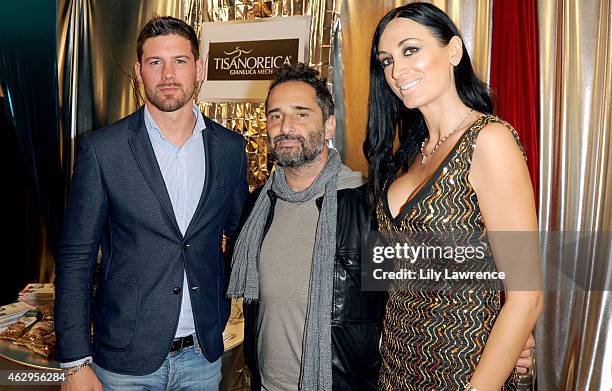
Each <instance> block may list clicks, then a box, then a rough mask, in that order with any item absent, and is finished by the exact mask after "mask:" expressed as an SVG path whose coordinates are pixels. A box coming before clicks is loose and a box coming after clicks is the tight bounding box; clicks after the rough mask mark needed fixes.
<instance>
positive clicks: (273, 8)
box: [183, 0, 339, 190]
mask: <svg viewBox="0 0 612 391" xmlns="http://www.w3.org/2000/svg"><path fill="white" fill-rule="evenodd" d="M337 3H338V0H271V1H263V0H184V1H183V14H184V15H185V20H186V21H187V23H189V24H190V25H191V26H193V27H194V28H195V29H196V32H197V33H198V36H199V34H200V33H201V25H202V23H203V22H225V21H235V20H245V19H260V18H267V17H274V16H276V17H279V16H295V15H310V16H311V18H312V20H311V26H310V42H309V45H308V46H309V50H308V53H309V56H310V58H309V59H308V60H309V63H310V65H311V66H314V67H316V68H317V69H318V70H319V71H320V72H321V74H322V75H323V76H324V77H327V78H328V79H329V76H330V75H332V71H333V64H332V63H333V59H332V51H331V46H332V39H333V32H332V26H333V23H334V21H335V20H336V19H337V18H338V16H339V7H338V6H337ZM199 105H200V108H201V109H202V111H203V112H204V114H205V115H207V116H208V117H210V118H212V119H214V120H215V121H217V122H219V123H221V124H223V125H225V126H226V127H228V128H230V129H232V130H234V131H236V132H238V133H241V134H242V135H243V136H244V137H245V139H246V140H247V147H246V152H247V155H248V158H249V185H250V188H251V190H252V189H253V188H255V187H257V186H259V185H261V184H263V183H264V182H265V180H266V179H267V177H268V175H269V170H270V168H271V165H270V164H269V163H268V140H267V136H266V123H265V120H266V116H265V107H264V104H263V102H262V103H236V102H221V103H211V102H199Z"/></svg>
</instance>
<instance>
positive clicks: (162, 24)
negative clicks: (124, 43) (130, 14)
mask: <svg viewBox="0 0 612 391" xmlns="http://www.w3.org/2000/svg"><path fill="white" fill-rule="evenodd" d="M171 34H176V35H180V36H181V37H183V38H186V39H187V40H189V42H190V43H191V52H192V53H193V57H194V58H195V59H196V60H197V59H198V58H200V44H199V43H198V36H197V35H196V33H195V30H194V29H193V27H191V26H190V25H188V24H187V23H185V22H184V21H182V20H180V19H177V18H173V17H172V16H158V15H155V16H153V18H151V20H149V21H148V22H147V24H146V25H145V26H144V27H143V28H142V30H141V31H140V35H139V36H138V41H137V42H136V57H137V59H138V62H140V60H141V59H142V58H141V57H142V47H143V45H144V43H145V41H146V40H147V39H149V38H155V37H159V36H161V35H171Z"/></svg>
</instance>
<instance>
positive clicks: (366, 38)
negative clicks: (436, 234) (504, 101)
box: [336, 0, 493, 173]
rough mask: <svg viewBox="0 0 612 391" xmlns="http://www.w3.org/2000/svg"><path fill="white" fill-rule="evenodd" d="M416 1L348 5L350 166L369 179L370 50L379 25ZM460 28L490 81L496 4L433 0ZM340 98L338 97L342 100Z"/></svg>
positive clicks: (345, 59) (345, 50) (357, 0)
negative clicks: (388, 15)
mask: <svg viewBox="0 0 612 391" xmlns="http://www.w3.org/2000/svg"><path fill="white" fill-rule="evenodd" d="M411 2H413V1H406V0H403V1H402V0H381V1H362V0H343V2H342V12H341V24H342V55H341V56H342V63H343V67H344V72H343V74H344V97H345V98H344V99H345V104H344V106H345V107H344V110H345V118H344V119H345V121H346V129H347V131H346V134H345V150H344V158H345V163H346V164H347V165H348V166H350V167H351V168H353V169H355V170H359V171H362V172H364V173H367V171H368V169H367V162H366V160H365V158H364V157H363V151H362V144H363V140H364V139H365V132H366V125H367V115H368V110H367V108H368V93H369V90H368V88H369V77H370V70H369V66H370V47H371V44H372V36H373V35H374V30H375V29H376V25H377V24H378V21H379V20H380V19H381V18H382V17H383V16H384V15H385V14H386V13H387V12H388V11H390V10H391V9H393V8H395V7H398V6H400V5H403V4H408V3H411ZM430 3H433V4H435V5H436V6H437V7H439V8H440V9H442V10H444V11H446V12H447V13H448V15H449V16H450V17H451V18H452V19H453V21H454V22H455V23H457V25H458V27H459V29H460V30H461V32H462V34H463V38H464V39H465V43H466V46H467V48H468V51H469V53H470V56H471V57H472V61H473V63H474V65H475V67H476V69H477V71H478V74H479V76H480V78H481V79H482V80H484V81H488V80H489V68H490V63H491V61H490V53H491V18H492V14H493V12H492V11H493V10H492V8H491V6H492V4H491V3H492V1H491V0H470V1H465V0H433V1H430ZM337 98H338V97H336V99H337Z"/></svg>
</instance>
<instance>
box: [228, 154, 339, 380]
mask: <svg viewBox="0 0 612 391" xmlns="http://www.w3.org/2000/svg"><path fill="white" fill-rule="evenodd" d="M329 152H330V153H329V158H328V160H327V162H326V164H325V167H324V168H323V170H322V171H321V172H320V173H319V175H318V176H317V178H316V179H315V181H314V182H313V183H312V185H310V187H308V188H307V189H305V190H303V191H300V192H297V193H296V192H294V191H293V190H291V188H289V185H287V180H286V178H285V173H284V171H283V168H282V167H280V166H277V167H276V170H275V172H274V174H273V176H272V177H271V178H270V179H268V181H267V182H266V184H265V185H264V187H263V189H262V190H261V193H260V194H259V197H258V198H257V201H256V202H255V206H254V207H253V210H252V211H251V214H250V216H249V218H248V219H247V221H246V223H245V225H244V227H243V228H242V231H240V235H239V236H238V239H237V242H236V246H235V249H234V255H233V258H232V275H231V277H230V282H229V288H228V290H227V294H228V296H231V297H234V298H239V297H243V298H244V300H245V301H247V302H249V301H251V300H258V299H259V254H260V250H261V243H262V240H263V234H264V228H265V224H266V219H267V217H268V213H269V211H270V199H269V197H268V190H269V189H272V190H273V191H274V192H275V193H276V195H277V196H278V197H279V198H280V199H282V200H284V201H287V202H292V203H297V202H304V201H308V200H311V199H313V198H314V197H316V196H317V195H318V194H321V193H322V192H323V190H325V195H324V197H323V205H322V206H321V211H320V213H319V220H318V224H317V230H316V236H315V244H314V251H313V255H312V271H311V275H310V287H309V297H308V312H307V314H306V324H305V328H304V339H303V343H302V363H301V370H300V383H299V387H298V389H299V390H300V391H315V390H317V391H318V390H322V391H331V389H332V349H331V312H332V295H333V273H334V257H335V253H336V222H337V206H338V203H337V183H338V172H339V170H340V166H341V161H340V156H339V155H338V152H337V151H336V150H334V149H330V150H329Z"/></svg>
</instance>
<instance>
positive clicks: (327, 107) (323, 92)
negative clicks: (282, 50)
mask: <svg viewBox="0 0 612 391" xmlns="http://www.w3.org/2000/svg"><path fill="white" fill-rule="evenodd" d="M288 81H301V82H303V83H306V84H308V85H309V86H311V87H312V88H314V90H315V92H316V96H317V104H318V105H319V107H320V108H321V111H322V112H323V121H326V120H327V119H328V118H329V116H330V115H333V114H334V99H333V98H332V94H331V92H329V88H327V80H326V79H324V78H322V77H321V75H320V74H319V71H317V70H316V69H314V68H312V67H309V66H308V65H306V64H303V63H301V62H298V63H296V64H295V65H285V66H283V67H282V68H280V69H279V70H278V72H277V74H276V78H275V79H274V80H273V81H272V83H271V84H270V89H269V90H268V96H267V97H266V108H267V107H268V97H269V96H270V92H272V90H273V89H274V87H276V86H277V85H279V84H282V83H285V82H288Z"/></svg>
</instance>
